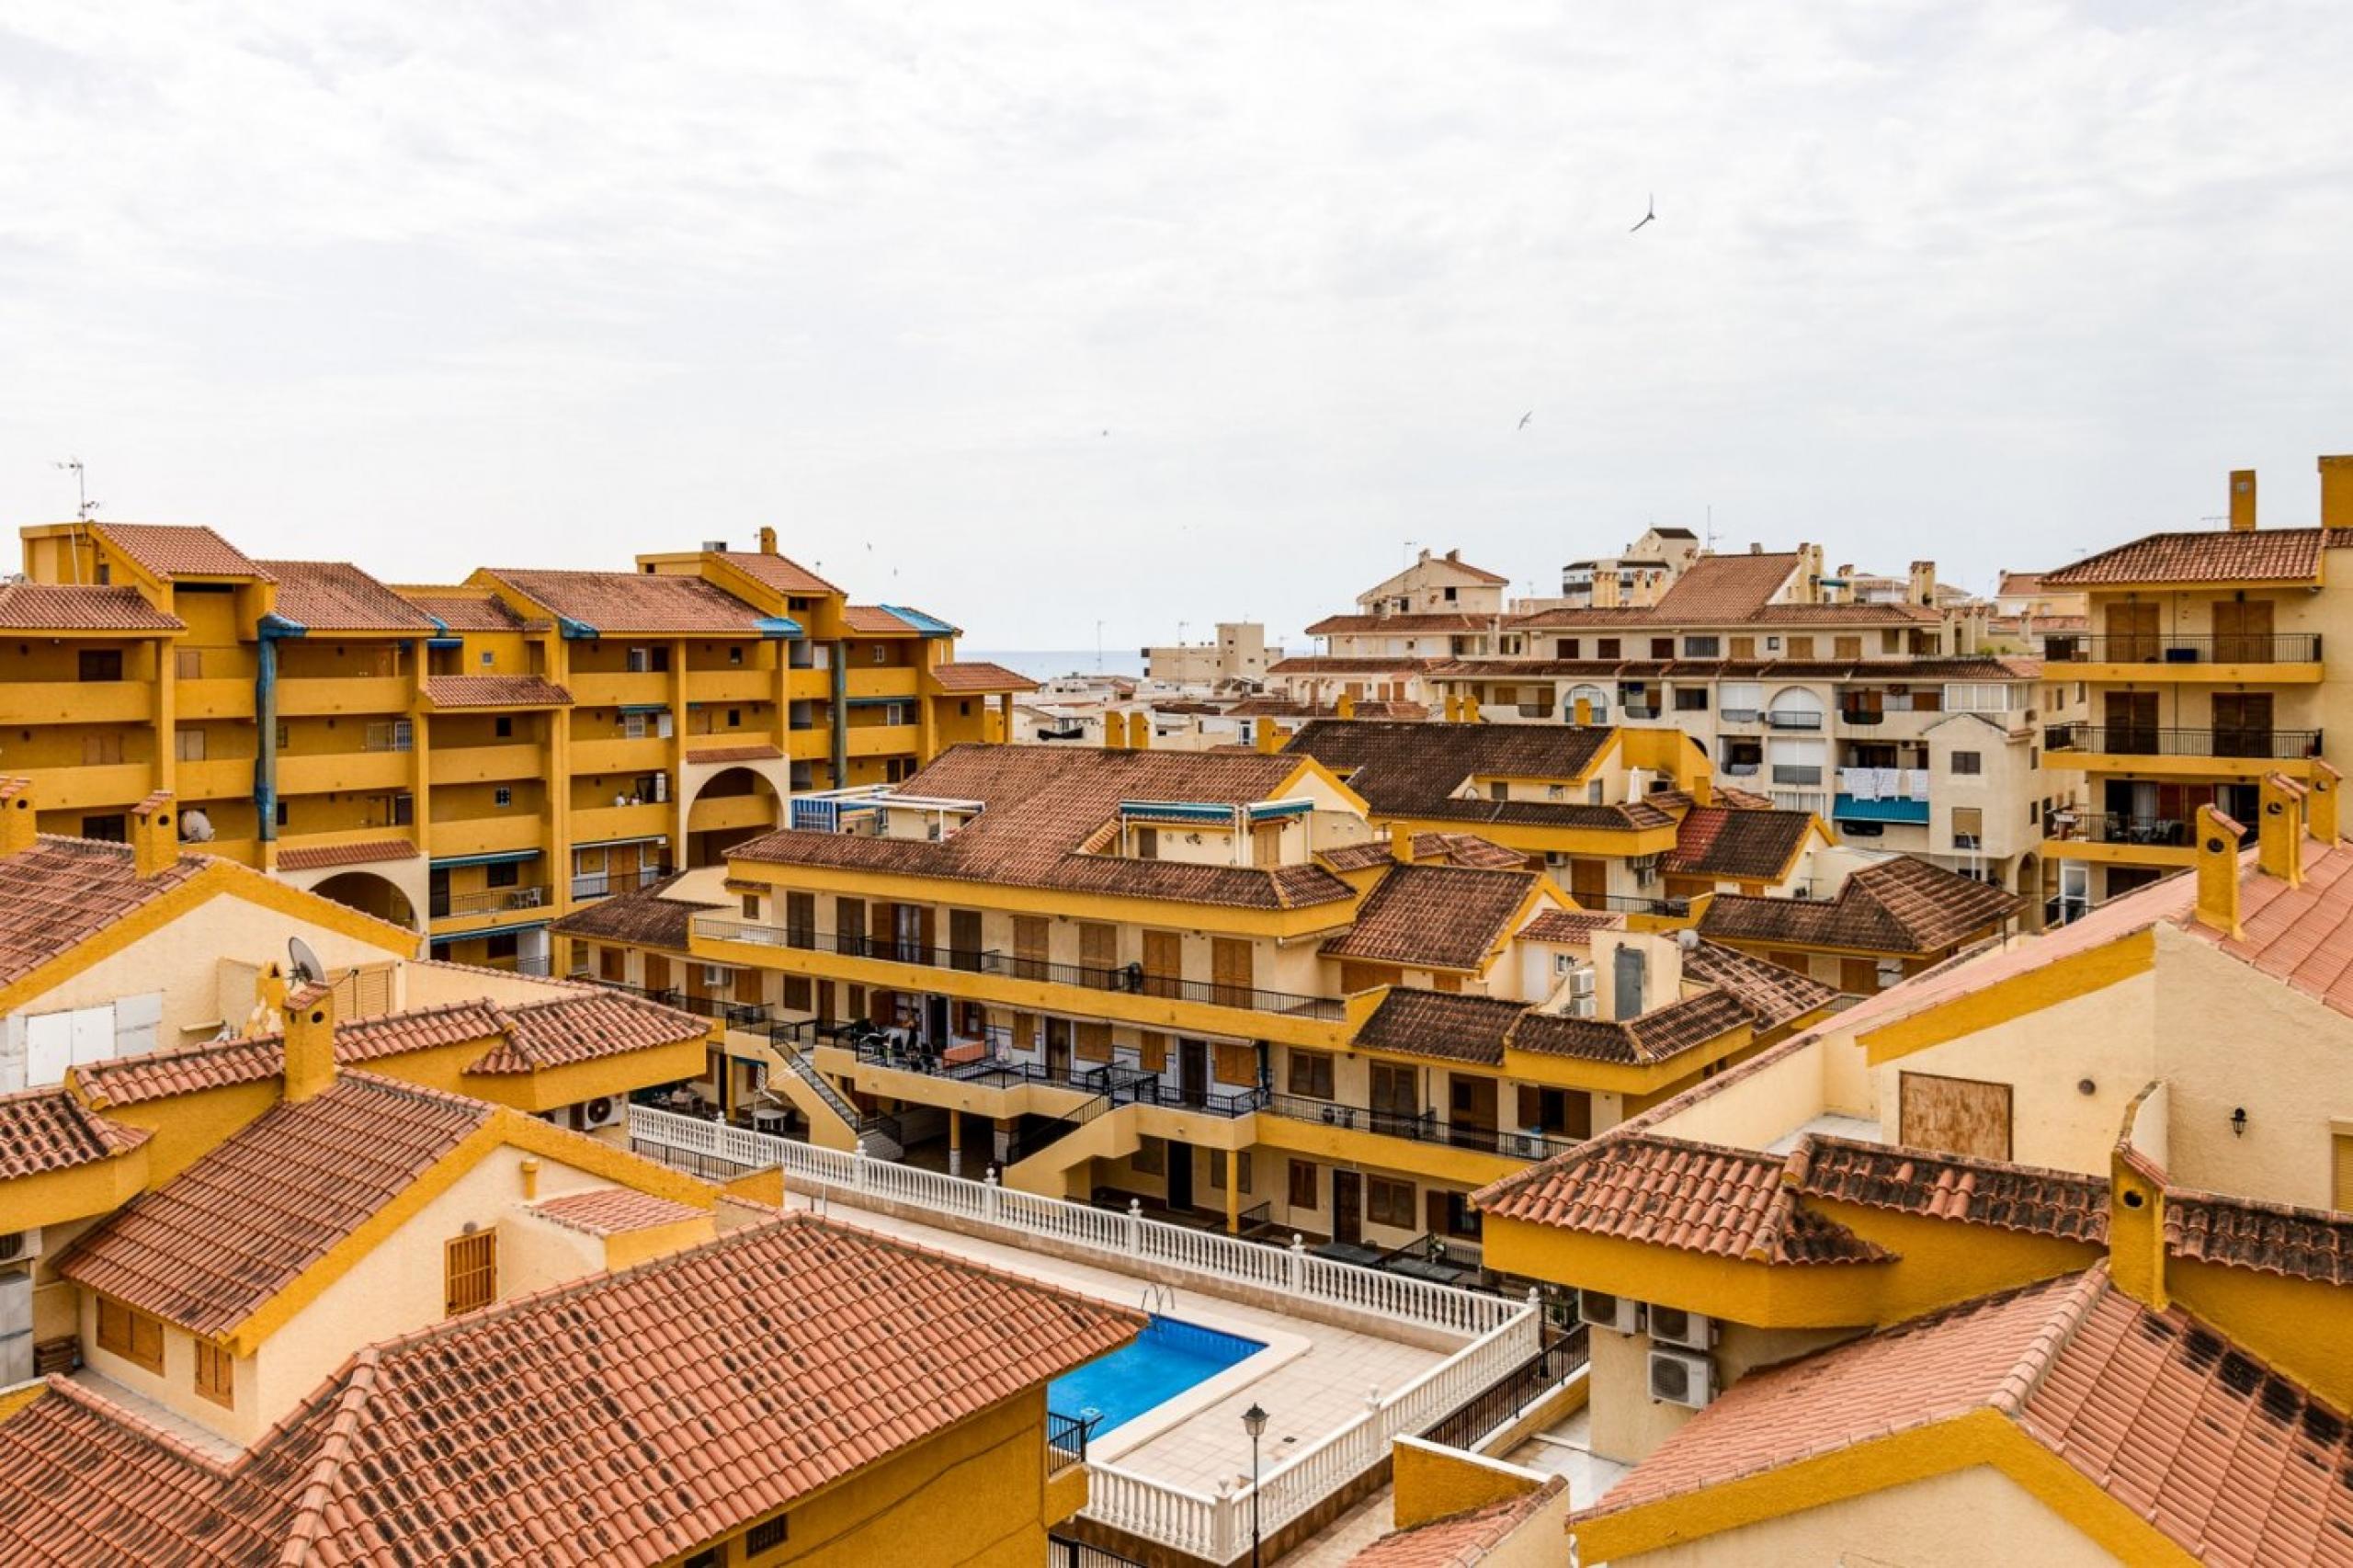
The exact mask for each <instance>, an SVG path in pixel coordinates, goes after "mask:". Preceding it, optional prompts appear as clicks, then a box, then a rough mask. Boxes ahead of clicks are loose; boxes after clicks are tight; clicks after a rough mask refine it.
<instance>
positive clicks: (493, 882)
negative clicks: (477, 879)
mask: <svg viewBox="0 0 2353 1568" xmlns="http://www.w3.org/2000/svg"><path fill="white" fill-rule="evenodd" d="M482 882H483V886H484V887H486V888H518V887H521V886H522V885H523V864H522V862H521V861H519V860H500V861H497V862H495V863H494V864H492V865H488V866H484V867H483V869H482Z"/></svg>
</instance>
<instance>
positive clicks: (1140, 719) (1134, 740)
mask: <svg viewBox="0 0 2353 1568" xmlns="http://www.w3.org/2000/svg"><path fill="white" fill-rule="evenodd" d="M1128 749H1129V750H1130V751H1150V750H1151V749H1152V710H1151V709H1149V708H1137V709H1133V710H1130V712H1129V714H1128Z"/></svg>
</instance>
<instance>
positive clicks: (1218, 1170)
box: [1206, 1149, 1251, 1192]
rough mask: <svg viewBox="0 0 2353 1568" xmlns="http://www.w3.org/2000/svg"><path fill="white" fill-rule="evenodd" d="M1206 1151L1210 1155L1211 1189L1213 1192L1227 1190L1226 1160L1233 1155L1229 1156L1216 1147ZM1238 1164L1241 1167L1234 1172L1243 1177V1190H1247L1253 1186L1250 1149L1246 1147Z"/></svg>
mask: <svg viewBox="0 0 2353 1568" xmlns="http://www.w3.org/2000/svg"><path fill="white" fill-rule="evenodd" d="M1206 1153H1208V1154H1209V1157H1210V1190H1211V1192H1223V1191H1224V1190H1225V1162H1226V1161H1227V1159H1228V1158H1230V1157H1232V1156H1229V1155H1227V1154H1225V1153H1222V1152H1221V1151H1219V1150H1216V1149H1211V1150H1208V1151H1206ZM1236 1164H1237V1165H1239V1167H1240V1168H1239V1169H1237V1170H1236V1171H1235V1172H1234V1173H1233V1174H1234V1175H1235V1176H1239V1177H1240V1178H1241V1181H1242V1187H1241V1190H1242V1191H1244V1192H1247V1191H1249V1190H1250V1186H1251V1183H1250V1153H1249V1151H1248V1150H1246V1149H1245V1150H1244V1151H1242V1153H1241V1155H1240V1157H1239V1159H1238V1160H1237V1161H1236Z"/></svg>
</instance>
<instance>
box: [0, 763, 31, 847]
mask: <svg viewBox="0 0 2353 1568" xmlns="http://www.w3.org/2000/svg"><path fill="white" fill-rule="evenodd" d="M39 835H40V813H39V812H35V811H34V810H33V781H32V780H31V779H29V778H0V855H17V854H22V853H23V852H24V851H25V850H28V849H30V848H31V847H32V846H33V844H34V841H35V840H36V839H37V838H38V837H39Z"/></svg>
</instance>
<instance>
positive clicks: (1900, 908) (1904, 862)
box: [1699, 855, 2025, 954]
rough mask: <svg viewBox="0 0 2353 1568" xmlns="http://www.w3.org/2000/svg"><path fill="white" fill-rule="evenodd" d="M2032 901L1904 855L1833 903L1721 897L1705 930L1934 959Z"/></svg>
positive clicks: (1850, 882)
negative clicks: (1925, 955) (1941, 952)
mask: <svg viewBox="0 0 2353 1568" xmlns="http://www.w3.org/2000/svg"><path fill="white" fill-rule="evenodd" d="M2024 902H2025V901H2024V900H2022V899H2020V898H2018V896H2017V895H2016V894H2013V893H2008V892H2004V891H2003V890H2001V889H2000V888H1997V887H1995V886H1994V885H1993V884H1991V883H1989V882H1981V881H1975V880H1974V879H1972V878H1969V877H1964V876H1961V875H1960V874H1959V873H1957V872H1953V871H1948V870H1946V869H1943V868H1942V867H1940V866H1934V865H1931V864H1929V863H1928V862H1927V861H1926V860H1921V859H1917V858H1914V857H1912V856H1909V855H1904V856H1898V857H1896V858H1893V859H1890V860H1883V861H1881V862H1880V863H1879V864H1877V865H1874V866H1868V867H1865V868H1864V869H1861V870H1859V871H1857V872H1855V873H1854V874H1853V875H1851V876H1849V877H1848V878H1847V881H1846V882H1845V884H1844V885H1843V886H1841V887H1840V888H1839V890H1838V896H1837V897H1836V899H1833V900H1829V901H1826V902H1825V901H1823V900H1818V899H1790V898H1753V897H1750V896H1748V895H1746V894H1739V893H1718V894H1717V895H1716V896H1715V898H1714V899H1712V900H1711V901H1710V903H1709V905H1708V908H1707V909H1706V911H1705V912H1704V913H1702V914H1701V915H1700V916H1699V929H1700V931H1701V932H1702V933H1703V934H1704V935H1706V936H1707V937H1711V938H1712V939H1714V940H1717V941H1732V942H1773V943H1778V944H1784V945H1789V946H1795V947H1808V948H1847V949H1855V950H1858V951H1861V952H1872V953H1905V954H1910V953H1933V952H1938V951H1940V950H1942V949H1948V948H1950V947H1952V946H1953V945H1954V944H1956V943H1958V942H1961V941H1963V940H1965V939H1966V938H1968V937H1972V936H1974V935H1976V934H1977V933H1978V932H1980V931H1983V930H1984V929H1986V928H1987V927H1988V926H1997V925H1999V924H2001V923H2002V922H2003V921H2005V920H2007V919H2009V918H2010V917H2011V916H2013V915H2016V914H2017V913H2018V911H2019V909H2021V908H2022V907H2024Z"/></svg>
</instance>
